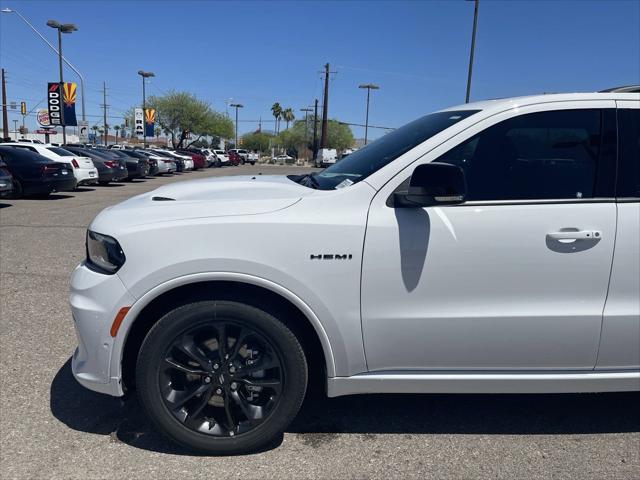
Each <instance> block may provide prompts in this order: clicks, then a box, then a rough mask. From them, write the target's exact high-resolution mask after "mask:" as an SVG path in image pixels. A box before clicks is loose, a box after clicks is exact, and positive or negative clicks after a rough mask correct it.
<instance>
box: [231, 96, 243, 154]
mask: <svg viewBox="0 0 640 480" xmlns="http://www.w3.org/2000/svg"><path fill="white" fill-rule="evenodd" d="M229 106H230V107H234V108H235V109H236V149H237V148H238V109H239V108H244V105H242V104H241V103H232V104H231V105H229Z"/></svg>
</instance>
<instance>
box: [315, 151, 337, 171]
mask: <svg viewBox="0 0 640 480" xmlns="http://www.w3.org/2000/svg"><path fill="white" fill-rule="evenodd" d="M337 161H338V151H337V150H336V149H335V148H321V149H320V150H318V154H317V155H316V162H315V163H316V167H322V168H324V167H328V166H329V165H333V164H334V163H336V162H337Z"/></svg>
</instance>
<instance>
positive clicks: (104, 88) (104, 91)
mask: <svg viewBox="0 0 640 480" xmlns="http://www.w3.org/2000/svg"><path fill="white" fill-rule="evenodd" d="M102 99H103V100H102V101H103V103H102V105H101V106H102V113H103V116H104V118H103V122H104V146H105V147H106V146H107V143H108V141H107V139H108V137H109V126H108V125H107V107H108V106H109V105H107V82H102Z"/></svg>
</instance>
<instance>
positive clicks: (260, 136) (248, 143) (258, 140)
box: [242, 132, 273, 152]
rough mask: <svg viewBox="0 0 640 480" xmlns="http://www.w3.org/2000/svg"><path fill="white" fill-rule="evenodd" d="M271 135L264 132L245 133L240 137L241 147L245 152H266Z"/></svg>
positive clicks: (269, 144)
mask: <svg viewBox="0 0 640 480" xmlns="http://www.w3.org/2000/svg"><path fill="white" fill-rule="evenodd" d="M272 139H273V135H269V134H268V133H264V132H254V133H247V134H245V135H243V136H242V146H243V148H245V149H247V150H257V151H259V152H268V151H269V148H270V146H271V141H272Z"/></svg>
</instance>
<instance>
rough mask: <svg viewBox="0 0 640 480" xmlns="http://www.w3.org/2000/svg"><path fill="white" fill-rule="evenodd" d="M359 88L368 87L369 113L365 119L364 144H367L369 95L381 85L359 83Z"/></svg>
mask: <svg viewBox="0 0 640 480" xmlns="http://www.w3.org/2000/svg"><path fill="white" fill-rule="evenodd" d="M358 88H366V89H367V114H366V117H365V121H364V144H365V145H366V144H367V136H368V134H369V95H370V94H371V90H378V89H379V88H380V87H379V86H378V85H374V84H373V83H364V84H362V85H358Z"/></svg>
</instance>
